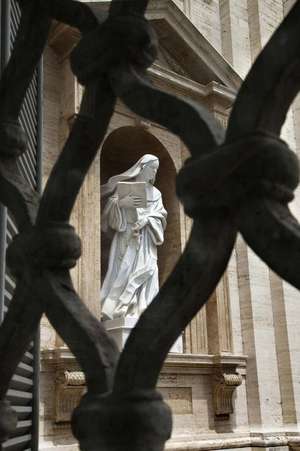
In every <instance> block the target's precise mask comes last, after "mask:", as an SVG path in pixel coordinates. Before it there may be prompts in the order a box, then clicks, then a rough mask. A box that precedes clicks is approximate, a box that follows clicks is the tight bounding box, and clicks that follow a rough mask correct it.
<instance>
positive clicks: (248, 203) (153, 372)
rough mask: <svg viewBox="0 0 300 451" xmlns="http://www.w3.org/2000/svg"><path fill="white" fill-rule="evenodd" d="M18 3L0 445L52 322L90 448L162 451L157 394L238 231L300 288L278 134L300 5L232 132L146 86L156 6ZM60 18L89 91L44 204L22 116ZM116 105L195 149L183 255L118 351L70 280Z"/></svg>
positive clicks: (4, 140)
mask: <svg viewBox="0 0 300 451" xmlns="http://www.w3.org/2000/svg"><path fill="white" fill-rule="evenodd" d="M19 3H20V6H21V8H22V19H21V25H20V27H19V32H18V37H17V41H16V44H15V48H14V51H13V54H12V57H11V59H10V61H9V64H8V66H7V67H6V69H5V71H4V74H3V76H2V79H1V83H0V137H1V140H0V200H1V202H3V204H5V205H6V206H7V207H8V208H9V209H10V211H11V213H12V214H13V215H14V217H15V220H16V222H17V225H18V230H19V234H18V235H17V236H16V237H15V239H14V240H13V242H12V244H11V245H10V247H9V249H8V251H7V258H8V264H9V266H10V269H11V271H12V272H13V274H14V275H15V277H16V279H17V287H16V291H15V294H14V298H13V300H12V302H11V305H10V308H9V310H8V313H7V315H6V317H5V320H4V322H3V324H2V326H1V328H0V362H5V365H1V367H0V381H1V382H0V441H4V440H5V439H6V438H7V437H8V436H9V434H10V433H11V432H12V431H13V430H14V428H15V424H16V415H15V413H14V412H13V410H12V409H11V408H10V406H9V404H8V403H7V401H5V394H6V392H7V389H8V385H9V382H10V379H11V377H12V375H13V373H14V371H15V368H16V366H17V365H18V363H19V361H20V359H21V357H22V355H23V353H24V351H25V350H26V348H27V346H28V344H29V342H30V341H31V340H32V337H33V336H34V333H35V331H36V329H37V327H38V324H39V321H40V318H41V315H42V314H43V313H45V314H46V315H47V317H48V319H49V320H50V322H51V324H52V325H53V327H54V328H55V329H56V330H57V331H58V333H59V335H60V336H61V337H62V338H63V340H64V341H65V342H66V343H67V345H68V346H69V347H70V349H71V351H72V352H73V354H74V355H75V357H76V359H77V360H78V362H79V364H80V366H81V367H82V369H83V371H84V373H85V376H86V382H87V389H88V390H87V394H86V395H85V396H84V397H83V399H82V401H81V403H80V405H79V407H78V408H77V409H76V410H75V412H74V414H73V418H72V427H73V432H74V435H75V436H76V437H77V438H78V440H79V442H80V447H81V449H82V450H85V451H94V450H99V449H101V450H103V451H105V450H107V451H112V450H114V451H117V450H120V451H121V450H122V451H123V450H125V449H128V450H129V449H130V450H131V451H135V450H136V451H141V450H143V451H147V450H149V451H150V450H151V451H159V450H163V448H164V444H165V442H166V440H167V439H168V438H169V437H170V435H171V429H172V417H171V412H170V409H169V407H168V406H167V405H166V404H165V403H164V402H163V399H162V397H161V395H160V394H159V393H158V392H157V391H156V390H155V386H156V383H157V378H158V375H159V372H160V370H161V367H162V365H163V362H164V360H165V358H166V355H167V353H168V351H169V349H170V348H171V346H172V344H173V343H174V342H175V340H176V339H177V338H178V336H179V335H180V333H181V332H182V331H183V330H184V328H185V327H186V326H187V324H188V323H189V322H190V321H191V319H192V318H193V316H194V315H195V314H196V313H197V312H198V311H199V309H200V308H201V307H202V306H203V305H204V304H205V302H206V301H207V300H208V298H209V296H210V295H211V293H212V292H213V290H214V289H215V287H216V285H217V283H218V281H219V280H220V278H221V276H222V274H223V273H224V271H225V269H226V266H227V263H228V260H229V258H230V255H231V252H232V249H233V246H234V242H235V239H236V235H237V232H238V231H240V232H241V234H242V235H243V237H244V238H245V240H246V242H247V243H248V244H249V246H250V247H252V249H253V250H254V251H255V252H256V253H257V254H258V255H259V256H260V257H261V258H262V259H263V260H264V261H265V262H266V263H267V264H268V265H269V266H270V267H271V268H272V269H273V270H275V271H276V272H277V273H278V274H279V275H280V276H282V277H283V278H284V279H285V280H287V281H289V282H290V283H292V284H293V285H294V286H296V287H297V288H300V276H299V271H298V269H297V267H298V266H297V262H298V261H299V256H300V252H299V251H300V249H299V246H300V228H299V224H298V222H297V221H296V219H295V218H294V217H293V216H292V215H291V213H290V211H289V209H288V206H287V205H288V202H290V201H291V200H292V199H293V191H294V189H295V188H296V186H297V185H298V181H299V176H298V173H299V167H298V160H297V158H296V156H295V154H294V153H293V152H292V151H291V150H290V149H289V148H288V146H287V144H286V143H285V142H283V141H282V140H281V139H280V138H279V133H280V129H281V126H282V124H283V122H284V119H285V116H286V113H287V110H288V108H289V106H290V104H291V102H292V100H293V98H294V97H295V95H296V94H297V92H298V91H299V89H300V78H299V64H300V63H299V56H300V55H299V49H300V45H299V44H300V42H299V41H300V35H299V32H298V24H299V23H300V2H299V1H298V2H297V3H296V5H295V6H294V8H293V9H292V10H291V12H290V13H289V15H288V16H287V18H286V19H285V20H284V22H283V23H282V24H281V26H280V27H279V28H278V30H277V31H276V32H275V34H274V35H273V37H272V38H271V40H270V42H269V43H268V45H267V46H266V47H265V49H264V50H263V51H262V53H261V54H260V55H259V57H258V59H257V60H256V62H255V64H254V65H253V67H252V69H251V70H250V72H249V74H248V76H247V78H246V80H245V81H244V83H243V85H242V87H241V89H240V92H239V94H238V96H237V99H236V102H235V105H234V108H233V111H232V113H231V116H230V120H229V125H228V129H227V132H226V133H225V131H224V130H223V129H222V127H221V126H220V125H219V123H218V122H217V121H216V120H215V118H214V117H213V116H212V115H211V114H210V113H209V112H208V111H207V110H205V109H204V108H202V107H201V106H199V105H195V104H193V103H189V102H187V101H184V100H182V99H179V98H176V97H174V96H172V95H170V94H167V93H165V92H162V91H160V90H158V89H157V88H155V87H154V86H152V85H151V83H150V82H149V80H148V79H147V73H146V69H147V68H148V67H149V66H150V65H151V64H152V63H153V61H154V59H155V56H156V49H157V42H156V37H155V34H154V32H153V30H152V28H151V26H150V25H149V23H148V22H147V21H146V19H145V17H144V14H145V11H146V7H147V4H148V0H123V1H122V0H121V1H118V0H115V1H112V3H111V6H110V11H109V15H108V18H107V19H106V20H105V21H103V19H101V20H100V19H99V18H98V17H97V16H96V15H95V14H94V13H93V10H92V9H90V8H89V7H88V6H87V5H85V4H83V3H80V2H77V1H74V0H63V1H62V0H51V1H47V0H19ZM53 18H55V19H57V20H59V21H62V22H65V23H67V24H69V25H71V26H74V27H77V28H78V29H79V30H80V31H81V34H82V39H81V41H80V42H79V44H78V45H77V47H76V48H75V49H74V50H73V52H72V54H71V67H72V70H73V72H74V74H75V75H76V76H77V77H78V80H79V81H80V82H81V83H82V84H83V85H84V86H85V93H84V97H83V100H82V104H81V109H80V112H79V114H78V117H77V119H76V121H75V124H74V126H73V128H72V130H71V132H70V136H69V138H68V140H67V142H66V144H65V146H64V148H63V150H62V152H61V155H60V157H59V159H58V161H57V163H56V165H55V166H54V169H53V171H52V173H51V175H50V177H49V180H48V182H47V185H46V188H45V191H44V193H43V196H42V197H41V198H39V197H38V196H37V194H36V193H35V192H33V191H32V190H31V189H30V187H29V186H28V185H27V184H26V182H25V181H24V180H23V179H22V177H21V175H20V173H19V172H18V167H17V164H16V161H17V158H18V157H19V155H20V154H21V153H22V152H25V151H26V135H25V133H24V131H23V130H22V129H21V127H20V125H19V122H18V116H19V113H20V108H21V105H22V101H23V99H24V96H25V94H26V90H27V88H28V85H29V83H30V80H31V78H32V75H33V71H34V68H35V66H36V64H37V62H38V60H39V59H40V57H41V55H42V52H43V48H44V46H45V44H46V39H47V36H48V32H49V26H50V20H51V19H53ZM274 55H275V57H274ZM117 97H120V98H121V99H122V101H123V102H124V103H125V104H126V105H127V106H128V107H129V108H130V109H131V110H132V111H134V112H135V113H136V114H139V115H141V116H143V117H145V118H147V119H149V120H151V121H154V122H157V123H159V124H161V125H163V126H165V127H166V128H168V129H169V130H170V131H172V132H173V133H175V134H177V135H178V136H179V137H180V138H181V139H182V140H183V142H184V143H185V144H186V145H187V147H188V148H189V150H190V152H191V157H190V159H189V160H188V161H187V162H186V164H185V166H184V167H183V169H182V170H181V172H180V173H179V175H178V179H177V192H178V196H179V198H180V200H181V201H182V203H183V205H184V207H185V211H186V213H187V214H188V215H190V216H191V217H192V218H193V219H194V223H193V229H192V233H191V236H190V239H189V242H188V244H187V247H186V249H185V251H184V253H183V255H182V256H181V258H180V260H179V262H178V263H177V265H176V266H175V269H174V271H173V273H172V274H171V276H170V277H169V279H168V280H167V281H166V283H165V285H164V286H163V287H162V288H161V290H160V292H159V294H158V295H157V297H156V298H155V299H154V301H153V302H152V304H151V305H150V306H149V307H148V309H147V310H146V311H145V312H144V313H143V315H142V316H141V318H140V320H139V321H138V323H137V325H136V327H135V329H134V330H133V331H132V333H131V335H130V337H129V339H128V341H127V343H126V346H125V348H124V350H123V352H122V353H121V355H119V352H118V350H117V348H116V345H115V344H114V342H113V341H112V340H111V339H110V338H109V337H108V335H107V333H106V332H105V330H104V328H103V326H102V325H101V323H100V322H99V321H97V320H96V319H95V318H94V317H93V316H92V315H91V314H90V313H89V311H88V309H87V308H86V307H85V306H84V304H83V303H82V302H81V300H80V299H79V297H78V296H77V294H76V292H75V290H74V288H73V286H72V282H71V278H70V274H69V269H70V268H72V267H73V266H74V265H75V264H76V261H77V259H78V258H79V256H80V252H81V249H80V239H79V237H78V236H77V235H76V233H75V231H74V229H73V227H71V225H69V219H70V214H71V211H72V208H73V206H74V203H75V199H76V196H77V194H78V191H79V189H80V187H81V185H82V183H83V181H84V178H85V176H86V173H87V171H88V169H89V167H90V165H91V163H92V161H93V159H94V158H95V155H96V153H97V151H98V149H99V146H100V144H101V142H102V140H103V138H104V136H105V133H106V130H107V127H108V125H109V122H110V119H111V116H112V114H113V111H114V106H115V101H116V98H117ZM286 255H288V256H289V257H288V258H285V256H286Z"/></svg>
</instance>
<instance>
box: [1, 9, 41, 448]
mask: <svg viewBox="0 0 300 451" xmlns="http://www.w3.org/2000/svg"><path fill="white" fill-rule="evenodd" d="M1 4H2V11H1V15H2V18H1V25H2V26H1V33H2V35H1V36H2V51H1V60H2V65H3V64H4V63H5V62H6V61H7V59H8V57H9V53H10V51H11V50H12V47H13V43H14V39H15V37H16V33H17V29H18V24H19V21H20V16H21V12H20V8H19V5H18V3H17V1H16V0H4V1H3V0H1ZM40 97H41V67H39V68H38V69H37V70H36V72H35V74H34V77H33V80H32V82H31V85H30V88H29V90H28V92H27V96H26V99H25V101H24V104H23V107H22V112H21V115H20V122H21V124H22V126H23V128H24V130H25V131H26V133H27V136H28V151H27V152H26V153H25V154H24V155H22V156H21V157H20V158H19V161H18V165H19V168H20V171H21V172H22V174H23V176H24V178H25V179H26V180H27V182H28V183H29V184H30V185H31V187H32V188H33V189H35V190H40V176H41V174H40V172H41V171H40V161H41V155H40V149H41V146H40V141H41V114H40V112H41V110H40V108H41V98H40ZM0 221H1V223H0V227H1V231H0V233H1V234H2V249H1V254H0V265H1V268H0V271H2V280H1V281H2V284H1V285H2V286H1V293H0V294H1V299H0V303H1V304H2V309H0V313H1V310H2V317H3V316H4V315H5V313H6V311H7V308H8V306H9V303H10V301H11V299H12V295H13V292H14V289H15V282H14V279H13V277H12V276H11V274H10V273H9V271H8V269H7V268H6V267H5V247H6V246H7V245H8V244H9V243H10V242H11V240H12V238H13V236H14V235H15V234H16V233H17V229H16V226H15V223H14V220H13V218H12V217H11V215H10V214H9V212H6V210H5V209H4V208H3V207H2V208H1V211H0ZM0 276H1V274H0ZM0 283H1V282H0ZM0 320H1V317H0ZM38 358H39V356H38V339H36V340H35V342H34V343H31V345H30V348H29V349H28V351H27V352H26V354H25V355H24V357H23V359H22V361H21V362H20V364H19V366H18V368H17V371H16V373H15V375H14V377H13V379H12V381H11V385H10V389H9V392H8V399H9V400H10V401H11V404H12V405H13V406H14V408H15V410H16V411H17V413H18V419H19V421H18V427H17V431H16V433H15V434H14V436H13V437H11V438H10V439H9V440H8V441H7V442H6V443H4V444H3V450H7V451H17V450H38Z"/></svg>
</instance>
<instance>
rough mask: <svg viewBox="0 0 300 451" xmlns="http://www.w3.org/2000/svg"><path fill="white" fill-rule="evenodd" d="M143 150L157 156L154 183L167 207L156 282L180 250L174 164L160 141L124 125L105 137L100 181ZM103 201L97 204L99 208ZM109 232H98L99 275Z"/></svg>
mask: <svg viewBox="0 0 300 451" xmlns="http://www.w3.org/2000/svg"><path fill="white" fill-rule="evenodd" d="M146 153H151V154H153V155H156V156H157V157H158V158H159V160H160V167H159V171H158V174H157V179H156V183H155V186H157V188H158V189H159V190H160V191H161V193H162V197H163V203H164V206H165V208H166V210H167V211H168V225H167V228H166V232H165V242H164V244H163V246H161V247H159V249H158V267H159V278H160V285H161V284H162V283H163V282H164V281H165V280H166V278H167V277H168V275H169V274H170V272H171V271H172V269H173V267H174V264H175V262H176V261H177V259H178V258H179V256H180V253H181V231H180V205H179V201H178V199H177V197H176V192H175V179H176V168H175V165H174V162H173V160H172V158H171V156H170V155H169V152H168V150H167V149H166V148H165V147H164V146H163V144H162V143H161V142H160V141H159V140H158V139H157V138H156V137H155V136H153V135H152V134H151V133H150V132H149V131H148V130H145V129H144V128H142V127H133V126H126V127H121V128H118V129H116V130H114V131H113V132H112V133H111V134H110V135H109V136H108V137H107V138H106V140H105V142H104V144H103V146H102V150H101V158H100V180H101V184H103V183H106V181H107V180H108V179H109V177H111V176H112V175H115V174H119V173H121V172H123V171H125V170H126V169H128V168H129V167H130V166H131V165H133V164H134V163H135V162H136V161H137V160H138V159H139V158H140V157H142V156H143V155H144V154H146ZM102 208H103V205H101V209H102ZM111 238H112V236H109V235H108V234H103V233H102V234H101V277H102V281H103V279H104V276H105V274H106V271H107V263H108V256H109V248H110V242H111Z"/></svg>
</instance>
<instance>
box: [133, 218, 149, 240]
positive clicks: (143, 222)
mask: <svg viewBox="0 0 300 451" xmlns="http://www.w3.org/2000/svg"><path fill="white" fill-rule="evenodd" d="M147 222H148V220H147V218H143V219H140V220H139V221H137V222H136V223H135V224H134V225H133V227H132V234H133V236H134V237H139V236H140V231H141V230H142V228H143V227H145V225H146V224H147Z"/></svg>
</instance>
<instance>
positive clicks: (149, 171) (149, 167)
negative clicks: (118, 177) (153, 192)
mask: <svg viewBox="0 0 300 451" xmlns="http://www.w3.org/2000/svg"><path fill="white" fill-rule="evenodd" d="M140 164H141V171H140V173H139V174H138V176H137V179H138V180H143V181H145V182H148V183H151V184H152V185H154V182H155V178H156V174H157V171H158V168H159V159H158V158H157V157H156V156H155V155H151V154H146V155H144V156H143V158H142V159H141V160H140Z"/></svg>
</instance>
